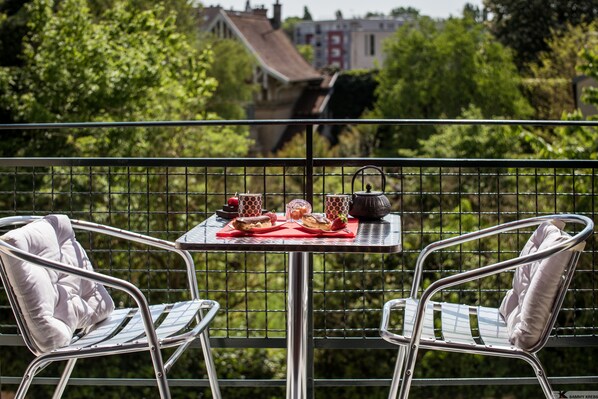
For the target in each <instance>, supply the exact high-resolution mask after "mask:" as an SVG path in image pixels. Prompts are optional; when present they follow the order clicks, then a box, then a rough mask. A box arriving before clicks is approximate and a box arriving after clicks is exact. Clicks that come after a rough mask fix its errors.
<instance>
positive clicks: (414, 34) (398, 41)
mask: <svg viewBox="0 0 598 399" xmlns="http://www.w3.org/2000/svg"><path fill="white" fill-rule="evenodd" d="M384 50H385V53H386V59H385V61H384V65H383V68H382V69H381V71H380V74H379V76H378V82H379V85H378V88H377V90H376V95H377V97H378V99H377V102H376V105H375V108H374V112H375V114H374V115H376V116H377V117H382V118H426V119H433V118H439V117H446V118H456V117H458V116H459V115H461V113H462V110H464V109H467V108H469V107H470V105H473V106H475V107H476V108H479V110H480V112H481V114H482V115H483V116H484V117H485V118H491V117H494V116H499V115H500V116H504V117H508V118H515V117H517V118H519V117H527V116H528V115H530V113H531V109H530V107H529V105H528V103H527V101H526V99H525V98H524V96H523V95H522V93H521V91H520V88H519V84H520V78H519V74H518V72H517V69H516V67H515V65H514V63H513V61H512V57H511V53H510V52H509V51H508V50H507V49H506V48H505V47H504V46H502V45H501V44H500V43H498V42H497V41H496V40H494V39H493V38H492V36H491V35H490V34H489V33H488V32H486V31H485V29H484V27H483V25H482V24H479V23H476V22H475V21H474V20H473V19H471V18H463V19H457V18H451V19H448V20H446V21H444V22H443V23H442V24H438V23H436V22H434V21H433V20H431V19H430V18H428V17H422V18H419V19H417V20H416V21H414V22H413V23H409V24H405V25H403V26H402V27H401V28H400V29H399V30H398V31H397V32H396V34H395V35H394V36H393V37H391V38H389V39H388V40H387V42H386V44H385V47H384ZM433 133H434V129H433V128H430V127H395V128H388V129H381V130H380V135H381V138H380V142H381V143H384V149H380V150H379V151H380V152H381V154H386V155H388V151H391V154H395V155H396V153H397V149H399V148H404V149H416V148H417V146H418V140H420V139H425V138H427V137H429V136H430V135H432V134H433Z"/></svg>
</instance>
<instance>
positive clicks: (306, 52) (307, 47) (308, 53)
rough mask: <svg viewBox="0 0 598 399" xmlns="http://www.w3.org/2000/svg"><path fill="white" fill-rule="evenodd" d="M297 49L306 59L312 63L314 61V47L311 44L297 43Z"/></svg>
mask: <svg viewBox="0 0 598 399" xmlns="http://www.w3.org/2000/svg"><path fill="white" fill-rule="evenodd" d="M297 51H298V52H299V54H301V56H302V57H303V58H305V61H307V62H308V63H310V64H311V63H312V62H313V60H314V48H313V46H312V45H311V44H299V45H297Z"/></svg>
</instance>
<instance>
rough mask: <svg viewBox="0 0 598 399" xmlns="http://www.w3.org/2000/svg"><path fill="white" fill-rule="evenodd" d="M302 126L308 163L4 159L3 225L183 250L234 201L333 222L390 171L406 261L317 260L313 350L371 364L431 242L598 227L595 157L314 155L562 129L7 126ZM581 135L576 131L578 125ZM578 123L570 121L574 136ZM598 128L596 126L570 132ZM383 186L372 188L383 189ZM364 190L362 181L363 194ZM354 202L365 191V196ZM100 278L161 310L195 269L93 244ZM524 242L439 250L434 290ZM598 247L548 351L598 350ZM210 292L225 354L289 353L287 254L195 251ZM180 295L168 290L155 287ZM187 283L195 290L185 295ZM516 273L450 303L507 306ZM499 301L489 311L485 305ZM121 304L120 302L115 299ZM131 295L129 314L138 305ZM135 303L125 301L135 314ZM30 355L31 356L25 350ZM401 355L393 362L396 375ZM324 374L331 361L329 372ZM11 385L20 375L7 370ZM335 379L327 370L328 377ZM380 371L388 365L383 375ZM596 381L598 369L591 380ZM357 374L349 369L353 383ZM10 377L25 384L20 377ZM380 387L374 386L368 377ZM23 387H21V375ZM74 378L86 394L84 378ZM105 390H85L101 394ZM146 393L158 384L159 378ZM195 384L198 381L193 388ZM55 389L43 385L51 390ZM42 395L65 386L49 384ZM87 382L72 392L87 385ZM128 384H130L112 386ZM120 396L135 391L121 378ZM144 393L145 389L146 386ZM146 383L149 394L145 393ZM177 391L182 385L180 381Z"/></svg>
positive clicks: (589, 253)
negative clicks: (475, 134) (52, 216)
mask: <svg viewBox="0 0 598 399" xmlns="http://www.w3.org/2000/svg"><path fill="white" fill-rule="evenodd" d="M284 123H286V124H291V123H292V124H299V125H305V126H306V135H307V145H306V153H305V157H304V158H285V159H280V158H236V159H232V158H231V159H226V158H223V159H212V158H206V159H198V158H182V159H181V158H178V159H174V158H168V159H164V158H2V159H0V217H2V216H9V215H26V214H37V215H40V214H47V213H65V214H68V215H70V216H71V217H75V218H79V219H85V220H89V221H94V222H100V223H106V224H110V225H113V226H117V227H123V228H126V229H129V230H135V231H139V232H142V233H145V234H150V235H154V236H157V237H160V238H164V239H168V240H173V241H174V240H175V239H176V238H178V237H179V236H181V235H182V234H183V233H185V232H186V231H188V230H189V229H190V228H192V227H193V226H194V225H195V224H197V223H199V222H201V221H202V220H204V219H205V218H207V217H208V216H209V215H211V214H213V213H214V212H215V211H216V210H217V209H219V208H220V207H221V206H222V204H223V203H225V202H226V199H227V198H228V197H229V196H230V195H232V194H234V193H235V192H245V191H252V192H260V193H262V194H263V196H264V199H265V208H267V209H274V210H277V211H282V210H283V207H284V204H285V203H287V202H288V201H290V200H291V199H294V198H306V199H308V200H310V201H311V202H312V203H313V207H314V209H315V210H316V211H322V210H323V198H324V195H325V194H327V193H330V192H343V193H350V191H351V180H352V177H353V174H354V173H355V171H356V170H357V169H358V168H359V167H361V166H365V165H376V166H379V167H381V168H383V170H384V173H385V176H386V180H387V182H386V192H385V195H386V196H387V197H388V198H389V199H390V202H391V204H392V212H393V213H396V214H399V215H401V217H402V224H403V226H402V231H403V237H402V239H403V244H404V245H403V247H404V250H403V252H402V253H400V254H394V255H377V254H363V255H338V254H334V255H332V254H331V255H314V269H313V271H312V273H313V274H312V277H313V278H312V285H311V287H310V288H311V300H312V310H313V331H312V335H313V340H311V351H312V354H313V352H314V351H315V352H326V351H334V350H336V349H343V350H346V351H353V350H354V351H357V352H359V351H363V350H370V349H372V350H373V349H385V348H389V347H388V346H387V345H386V344H385V343H384V342H383V341H382V340H381V339H380V338H379V335H378V324H379V320H380V315H381V308H382V304H383V303H384V302H385V301H387V300H388V299H390V298H394V297H403V296H407V295H408V294H409V288H410V285H411V278H412V270H413V265H414V264H415V259H416V257H417V255H418V254H419V251H420V250H421V249H422V248H423V247H424V246H425V245H427V244H428V243H430V242H432V241H435V240H438V239H440V238H446V237H450V236H453V235H457V234H462V233H465V232H468V231H473V230H476V229H479V228H482V227H486V226H490V225H494V224H498V223H502V222H506V221H509V220H515V219H520V218H525V217H529V216H533V215H541V214H552V213H561V212H567V213H579V214H583V215H586V216H589V217H591V218H593V219H594V220H596V201H597V199H598V176H597V169H598V161H593V160H520V159H516V160H510V159H499V160H474V159H404V158H351V159H347V158H314V156H313V148H312V145H311V142H312V141H311V139H312V135H313V134H314V127H315V125H316V124H320V125H321V124H341V123H353V124H358V123H361V124H374V123H375V124H395V125H410V124H446V123H453V124H487V125H495V124H522V125H525V124H529V125H541V126H548V127H550V126H554V125H560V124H562V122H561V121H463V120H452V121H438V120H433V121H420V120H399V121H363V120H358V121H356V120H352V121H338V120H337V121H330V120H324V121H322V120H310V121H232V122H231V121H228V122H224V121H209V122H155V123H114V124H37V125H0V130H11V129H12V130H20V129H21V130H22V129H33V128H34V129H37V130H39V131H40V132H43V131H44V130H46V129H63V128H83V129H84V128H90V127H93V128H98V127H99V128H102V127H114V126H118V127H125V128H126V127H132V126H134V127H139V126H142V127H149V128H151V127H153V126H181V125H187V126H189V125H192V126H194V125H203V124H212V125H213V124H246V125H257V124H284ZM566 123H568V122H566ZM566 123H565V124H566ZM570 123H571V124H580V125H582V126H597V125H598V124H597V123H595V122H581V123H580V122H579V121H575V122H570ZM377 178H378V177H377V176H376V175H374V174H372V176H368V177H367V180H369V181H372V182H373V184H374V185H375V184H376V182H377V181H378V180H376V179H377ZM362 182H363V179H358V183H359V190H361V189H362V186H361V184H362ZM356 189H357V188H356ZM79 239H80V240H81V241H82V242H83V243H84V244H85V246H86V247H87V249H88V251H89V253H90V257H91V258H92V259H93V261H94V265H95V267H96V268H97V269H100V270H102V271H103V272H106V273H110V274H113V275H117V276H119V277H125V278H127V279H129V280H131V281H134V282H135V283H136V284H137V285H138V286H139V287H141V288H142V289H143V290H144V291H145V292H146V293H147V294H148V295H149V298H150V300H151V301H156V302H158V301H162V300H167V301H173V300H176V299H177V296H180V295H182V293H183V290H179V289H178V287H184V284H180V283H181V281H179V280H181V279H183V278H184V265H178V264H176V263H173V262H174V258H173V259H164V258H162V257H161V256H162V254H158V253H155V252H152V251H148V250H146V249H144V248H135V247H123V246H121V245H119V243H118V242H115V241H108V242H102V241H98V240H96V238H95V237H92V236H80V237H79ZM525 240H527V236H526V234H525V232H524V233H521V234H510V235H504V236H501V238H500V239H498V240H494V241H492V242H489V243H484V244H478V243H475V244H471V245H464V246H462V247H460V249H459V250H457V251H452V252H448V251H445V252H442V253H440V254H439V255H438V257H437V258H436V259H434V260H433V261H431V262H430V265H432V268H431V269H429V270H427V271H426V272H425V275H424V279H426V278H427V279H433V278H438V277H439V276H443V275H447V274H450V273H452V272H455V271H458V270H461V269H462V268H463V267H468V266H469V267H476V266H478V265H481V264H483V263H489V262H491V261H492V260H498V259H505V258H508V257H514V256H516V254H517V253H518V250H519V249H520V248H521V247H522V246H523V244H524V243H525ZM596 240H597V238H596V236H593V237H592V238H591V239H590V240H589V242H588V245H587V246H586V249H585V253H584V255H583V256H582V258H581V261H580V264H579V266H578V271H577V274H576V277H575V279H574V281H573V283H572V284H571V288H570V290H569V293H568V296H567V298H566V300H565V305H564V309H563V311H562V313H561V315H560V317H559V322H558V323H557V326H556V328H555V329H554V331H553V333H552V339H551V341H550V343H549V346H553V347H562V346H566V347H572V348H575V347H596V346H598V322H597V320H598V279H597V276H598V274H597V268H598V256H597V251H598V248H597V245H596ZM193 256H194V258H195V261H196V264H197V270H198V276H197V277H198V281H199V284H200V287H199V288H200V293H201V295H202V296H203V297H207V298H210V299H215V300H217V301H218V302H219V303H220V304H221V306H222V310H221V312H220V315H219V316H218V317H217V318H216V320H215V322H214V323H213V325H212V328H211V336H212V341H213V345H214V347H215V348H217V349H216V350H217V351H218V350H223V351H226V350H229V349H231V348H236V349H240V350H245V349H248V348H257V349H258V350H261V349H269V348H284V347H285V343H284V340H285V326H286V314H285V309H286V303H285V301H286V289H287V288H286V287H287V284H286V276H287V275H286V267H287V263H286V262H287V260H286V259H285V254H283V253H280V254H278V253H270V254H266V253H264V254H255V253H253V254H252V253H237V252H229V253H194V254H193ZM158 275H159V276H161V277H159V278H164V279H166V281H167V287H168V288H167V289H165V290H164V289H157V288H155V287H158V286H160V287H162V286H163V285H164V284H163V283H160V284H155V279H156V278H158V277H157V276H158ZM183 283H184V282H183ZM509 285H510V276H504V277H501V278H500V279H494V280H493V281H492V282H490V283H484V282H479V283H472V284H471V285H466V286H462V287H459V288H458V289H454V290H449V291H447V292H445V293H444V294H443V295H445V296H446V298H447V299H448V298H449V297H454V296H456V297H463V296H466V297H468V298H471V299H473V300H477V299H479V298H485V299H484V300H485V301H490V302H485V303H484V304H486V305H492V306H496V305H497V304H499V303H500V300H501V299H502V296H503V295H504V293H505V291H506V290H507V289H508V288H509ZM487 298H490V299H487ZM118 300H121V299H120V298H118V297H117V301H118ZM125 300H126V299H125V298H122V301H125ZM123 305H127V303H123ZM0 345H5V346H15V345H16V346H19V345H20V340H19V337H18V335H17V329H16V326H15V324H14V320H13V318H12V315H11V313H10V308H9V307H8V304H7V302H6V300H5V298H4V297H3V294H1V295H0ZM23 350H24V348H23ZM392 352H393V351H389V350H385V351H378V352H376V353H380V354H382V353H384V354H387V355H388V357H387V358H386V360H385V361H387V363H388V365H387V369H388V370H391V368H392V366H393V364H392V361H391V360H390V357H391V356H392ZM319 361H320V359H318V357H317V355H316V359H315V363H316V367H315V376H314V379H315V382H314V385H315V386H316V387H318V386H322V387H326V386H328V387H332V386H385V385H387V384H389V381H390V377H391V374H390V373H387V374H384V375H381V374H375V373H373V374H370V375H364V378H351V380H350V381H348V380H347V379H346V378H345V377H348V375H337V376H328V375H327V374H326V370H325V369H321V368H319V367H318V362H319ZM323 363H324V364H326V363H325V361H323ZM0 367H1V370H0V381H4V383H8V384H9V383H14V381H13V380H11V378H13V377H7V376H6V375H4V376H2V375H3V374H6V372H7V370H10V368H9V367H7V365H6V363H4V364H3V365H1V366H0ZM324 367H325V366H324ZM372 368H375V367H374V366H372ZM588 371H589V372H590V373H593V374H596V373H595V370H593V371H592V370H588ZM347 373H348V374H350V372H347ZM10 374H11V375H19V374H13V373H12V372H11V373H10ZM365 374H367V373H365ZM280 378H284V377H280V376H279V375H270V376H266V377H264V378H256V379H253V378H246V379H242V378H241V377H238V376H237V377H235V376H234V375H233V377H232V378H230V379H228V382H227V380H225V381H223V386H224V387H226V386H246V387H247V386H262V387H264V386H272V385H274V386H280V385H283V384H284V381H282V380H281V379H280ZM13 379H14V378H13ZM75 381H77V380H76V379H75ZM94 381H95V380H93V379H92V378H88V379H83V380H81V381H80V383H81V384H83V383H90V384H94V383H97V384H101V383H105V381H106V380H105V379H102V380H99V381H101V382H97V381H95V382H94ZM144 381H146V382H145V384H147V385H151V384H152V382H151V379H150V380H144ZM189 381H191V382H189ZM42 382H44V380H42ZM45 382H48V383H52V382H53V380H52V379H49V380H47V381H45ZM76 383H77V382H75V384H76ZM115 383H116V384H118V382H115ZM120 383H121V384H123V385H131V384H135V383H132V382H131V381H130V380H127V379H122V380H120ZM137 383H140V382H139V381H138V382H137ZM526 383H531V384H535V379H534V378H533V377H532V378H530V379H525V378H520V379H518V380H514V379H511V378H508V379H502V378H498V377H497V378H469V379H450V380H444V379H443V380H440V379H433V380H423V379H419V380H418V379H416V381H415V383H414V385H415V386H417V385H418V384H419V385H472V384H473V385H478V384H480V385H483V384H494V385H501V384H526ZM560 383H562V384H588V383H589V384H593V383H598V377H597V376H595V375H594V376H592V375H590V376H587V375H581V374H577V375H566V376H562V377H559V379H557V380H556V383H555V384H556V385H558V384H560ZM140 384H143V383H140ZM179 384H180V385H181V386H185V385H198V386H205V381H203V380H186V379H181V380H180V381H179ZM173 386H177V380H175V381H174V382H173Z"/></svg>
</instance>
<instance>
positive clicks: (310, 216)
mask: <svg viewBox="0 0 598 399" xmlns="http://www.w3.org/2000/svg"><path fill="white" fill-rule="evenodd" d="M301 221H302V222H303V225H304V226H305V227H309V228H310V229H320V230H324V231H330V230H331V228H332V222H331V221H330V220H329V219H328V218H327V217H326V216H324V215H318V214H315V213H306V214H304V215H303V216H301Z"/></svg>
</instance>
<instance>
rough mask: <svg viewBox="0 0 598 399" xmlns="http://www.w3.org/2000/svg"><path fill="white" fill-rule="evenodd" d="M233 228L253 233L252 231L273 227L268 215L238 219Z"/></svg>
mask: <svg viewBox="0 0 598 399" xmlns="http://www.w3.org/2000/svg"><path fill="white" fill-rule="evenodd" d="M233 227H234V228H235V229H237V230H241V231H251V230H252V229H263V228H266V227H272V221H271V219H270V216H268V215H262V216H249V217H238V218H236V219H235V220H233Z"/></svg>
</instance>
